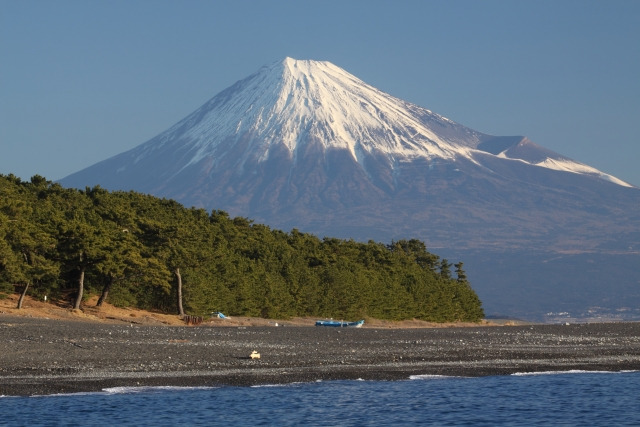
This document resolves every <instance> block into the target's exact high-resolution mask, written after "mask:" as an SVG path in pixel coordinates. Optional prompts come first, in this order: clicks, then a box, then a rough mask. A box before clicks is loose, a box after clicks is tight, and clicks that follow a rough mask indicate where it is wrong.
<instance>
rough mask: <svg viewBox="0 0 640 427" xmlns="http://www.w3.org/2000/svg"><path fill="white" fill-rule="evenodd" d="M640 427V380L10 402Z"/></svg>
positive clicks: (633, 376) (444, 383) (192, 420)
mask: <svg viewBox="0 0 640 427" xmlns="http://www.w3.org/2000/svg"><path fill="white" fill-rule="evenodd" d="M390 424H393V425H401V426H403V425H424V426H495V425H503V426H536V425H541V426H560V425H564V426H640V372H618V373H605V372H601V373H594V372H582V371H569V372H563V373H538V374H520V375H512V376H494V377H480V378H459V377H434V376H416V377H412V378H411V379H409V380H406V381H394V382H384V381H330V382H316V383H297V384H288V385H274V386H260V387H204V388H176V387H140V388H135V387H131V388H114V389H107V390H104V391H102V392H97V393H78V394H67V395H51V396H34V397H2V398H0V425H9V426H79V425H92V426H94V425H95V426H98V425H100V426H105V425H109V426H112V425H131V426H134V425H135V426H148V425H153V426H173V425H184V426H190V425H209V426H217V425H233V426H244V425H251V426H260V425H264V426H300V425H310V426H374V425H375V426H378V425H390Z"/></svg>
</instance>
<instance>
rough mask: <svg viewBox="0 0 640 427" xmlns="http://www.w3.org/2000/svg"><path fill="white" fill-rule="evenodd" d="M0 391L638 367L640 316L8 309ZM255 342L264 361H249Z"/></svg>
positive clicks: (0, 318)
mask: <svg viewBox="0 0 640 427" xmlns="http://www.w3.org/2000/svg"><path fill="white" fill-rule="evenodd" d="M0 345H1V346H2V348H3V349H5V350H3V351H2V352H1V353H0V395H5V396H31V395H46V394H60V393H74V392H91V391H101V390H103V389H105V388H111V387H130V386H133V387H135V386H181V387H184V386H252V385H267V384H287V383H295V382H314V381H318V380H321V381H329V380H355V379H362V380H385V381H386V380H408V379H409V377H410V376H412V375H443V376H459V377H477V376H487V375H509V374H513V373H524V372H546V371H570V370H584V371H611V372H618V371H634V370H640V323H636V322H629V323H626V322H625V323H589V324H575V325H522V326H475V327H469V326H465V327H448V328H407V329H385V328H372V327H368V328H322V327H315V326H284V327H283V326H278V327H275V326H211V325H210V324H207V325H202V326H195V327H194V326H171V327H167V326H145V325H135V324H128V325H125V324H109V323H95V322H79V321H73V320H54V319H46V318H35V317H20V316H13V315H6V314H2V315H0ZM253 350H256V351H258V352H259V353H260V354H261V358H260V359H254V360H252V359H250V357H249V355H250V353H251V352H252V351H253Z"/></svg>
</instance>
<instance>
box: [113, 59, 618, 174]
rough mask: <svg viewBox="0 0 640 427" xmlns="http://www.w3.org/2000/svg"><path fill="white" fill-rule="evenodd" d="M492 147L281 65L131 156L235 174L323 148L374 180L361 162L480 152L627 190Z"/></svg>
mask: <svg viewBox="0 0 640 427" xmlns="http://www.w3.org/2000/svg"><path fill="white" fill-rule="evenodd" d="M494 138H495V137H492V136H489V135H485V134H482V133H480V132H476V131H474V130H472V129H469V128H466V127H464V126H462V125H459V124H457V123H455V122H453V121H451V120H449V119H447V118H445V117H442V116H440V115H438V114H435V113H433V112H431V111H429V110H427V109H425V108H422V107H420V106H417V105H415V104H411V103H409V102H406V101H403V100H401V99H398V98H395V97H393V96H391V95H388V94H386V93H384V92H381V91H380V90H378V89H376V88H374V87H372V86H370V85H368V84H366V83H364V82H363V81H361V80H360V79H358V78H357V77H355V76H353V75H351V74H350V73H348V72H346V71H345V70H343V69H341V68H339V67H337V66H335V65H333V64H331V63H329V62H323V61H312V60H295V59H292V58H285V59H284V60H282V61H278V62H276V63H273V64H271V65H269V66H265V67H262V68H261V69H260V70H258V72H256V73H255V74H253V75H251V76H249V77H247V78H245V79H243V80H241V81H238V82H237V83H235V84H234V85H233V86H231V87H229V88H227V89H226V90H224V91H222V92H220V93H219V94H218V95H216V96H215V97H214V98H212V99H211V100H210V101H208V102H207V103H206V104H205V105H203V106H202V107H200V108H199V109H198V110H196V111H195V112H194V113H192V114H191V115H189V116H188V117H186V118H185V119H183V120H182V121H180V122H179V123H177V124H176V125H175V126H173V127H171V128H170V129H168V130H167V131H165V132H163V133H161V134H160V135H158V136H157V137H155V138H153V139H152V140H150V141H148V142H147V143H145V144H143V145H141V146H139V147H137V148H135V149H134V150H132V152H131V154H132V155H133V157H134V158H135V162H134V164H135V163H137V162H138V161H139V160H141V159H143V158H148V157H149V156H152V153H153V152H156V151H160V150H178V149H179V150H180V151H181V152H182V153H183V154H182V158H181V162H182V166H181V168H180V171H182V170H185V169H187V168H188V167H190V166H192V165H195V164H198V163H199V162H200V161H202V160H203V159H210V161H211V163H212V166H211V167H212V168H215V167H216V165H219V164H220V161H221V159H222V158H224V157H225V156H226V155H227V153H228V152H230V151H233V152H234V153H237V151H238V150H240V151H241V153H240V156H239V160H238V161H237V162H235V164H236V166H237V167H239V168H242V167H243V166H244V164H245V163H246V162H247V160H248V159H251V160H252V162H251V163H254V162H261V161H264V160H266V159H268V158H269V156H270V155H271V154H272V152H273V150H274V149H276V150H277V152H278V153H280V148H281V146H284V147H286V149H287V150H288V152H289V155H290V156H291V158H292V159H294V163H295V161H296V159H297V157H298V152H299V151H300V150H301V149H304V148H305V145H306V144H309V143H310V142H318V141H319V142H320V143H321V145H322V146H323V149H324V150H327V149H346V150H348V151H349V152H350V153H351V156H352V157H353V159H354V160H355V161H356V162H357V163H358V164H359V165H360V167H361V168H363V169H365V171H366V173H367V174H369V173H370V171H368V170H366V169H367V164H366V162H365V158H366V157H367V156H370V155H375V156H378V157H380V156H381V157H383V158H386V162H387V163H388V165H389V167H391V168H394V167H395V166H394V165H397V164H398V163H399V162H407V161H412V160H415V159H420V158H422V159H426V160H428V161H433V159H444V160H447V161H455V160H456V159H459V158H466V159H469V160H471V161H472V162H474V163H478V162H481V160H480V157H478V156H474V152H477V151H482V152H485V153H486V152H489V153H492V154H494V155H497V156H499V157H502V158H505V159H517V160H521V161H525V162H527V163H529V164H531V165H536V166H540V167H544V168H549V169H555V170H562V171H567V172H573V173H579V174H589V175H592V176H596V177H600V178H603V179H606V180H608V181H610V182H614V183H616V184H619V185H624V186H630V185H629V184H627V183H625V182H623V181H621V180H618V179H617V178H615V177H612V176H609V175H607V174H604V173H602V172H600V171H598V170H596V169H594V168H590V167H588V166H586V165H582V164H580V163H578V162H574V161H572V160H570V159H567V158H564V157H562V156H559V155H557V154H556V153H553V152H548V153H549V154H548V155H542V156H541V154H544V153H546V152H545V151H544V150H543V149H541V147H538V146H535V144H533V145H531V144H532V143H531V144H529V143H530V141H528V140H526V139H523V138H522V137H515V138H516V139H515V140H514V139H511V140H509V139H506V140H505V139H504V138H502V139H501V143H504V142H505V141H507V142H510V143H511V144H512V145H509V146H507V147H504V149H503V150H501V151H499V152H494V151H495V150H494V151H491V150H486V149H483V143H486V142H487V141H490V140H492V139H494ZM166 144H170V145H171V147H172V148H169V147H166V146H165V145H166ZM527 144H528V146H527V147H526V148H527V149H528V151H530V152H535V154H536V155H537V156H538V158H537V159H536V161H531V160H530V159H527V157H526V156H523V155H522V153H521V152H522V151H523V150H522V147H523V145H527ZM234 148H235V149H234ZM494 148H495V147H494ZM126 168H127V166H123V167H121V168H120V169H119V172H123V171H125V170H126ZM176 173H179V171H177V172H176Z"/></svg>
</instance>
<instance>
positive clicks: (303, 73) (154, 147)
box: [60, 58, 640, 321]
mask: <svg viewBox="0 0 640 427" xmlns="http://www.w3.org/2000/svg"><path fill="white" fill-rule="evenodd" d="M60 182H61V184H62V185H65V186H70V187H78V188H84V187H86V186H94V185H100V186H102V187H103V188H107V189H110V190H130V189H131V190H135V191H139V192H144V193H150V194H154V195H157V196H161V197H167V198H172V199H175V200H177V201H179V202H181V203H183V204H185V205H187V206H196V207H202V208H206V209H220V210H225V211H227V212H229V213H230V214H231V215H233V216H238V215H240V216H244V217H248V218H250V219H252V220H254V221H255V222H258V223H264V224H268V225H270V226H272V227H274V228H280V229H283V230H290V229H292V228H297V229H299V230H301V231H306V232H311V233H315V234H318V235H320V236H334V237H343V238H354V239H357V240H364V241H366V240H369V239H372V240H377V241H387V242H389V241H391V240H393V239H395V240H397V239H402V238H414V237H415V238H419V239H422V240H424V241H425V243H426V244H427V246H428V248H429V249H430V250H431V251H433V252H435V253H437V254H438V255H441V256H444V257H447V258H452V259H454V258H455V259H456V260H462V261H464V263H465V269H466V271H467V273H468V276H469V277H470V280H471V282H472V285H473V287H474V289H475V290H476V292H477V293H478V294H479V296H480V298H481V299H482V301H483V303H484V306H485V312H487V313H489V314H491V313H494V314H496V315H497V314H500V315H506V316H514V317H523V318H527V319H532V320H541V319H542V320H547V321H555V320H557V319H558V318H564V317H571V318H579V319H585V318H602V317H606V318H624V319H629V318H634V319H635V318H638V319H640V268H639V267H638V266H640V189H638V188H637V187H634V186H633V185H631V184H629V183H626V182H624V181H622V180H620V179H618V178H616V177H614V176H611V175H609V174H606V173H604V172H601V171H599V170H597V169H595V168H593V167H590V166H588V165H585V164H582V163H580V162H577V161H575V160H572V159H569V158H567V157H565V156H562V155H560V154H558V153H554V152H553V151H551V150H547V149H545V148H543V147H541V146H539V145H537V144H535V143H533V142H532V141H530V140H529V139H527V138H526V137H523V136H492V135H487V134H483V133H480V132H477V131H475V130H472V129H469V128H467V127H465V126H462V125H460V124H458V123H456V122H454V121H452V120H449V119H447V118H445V117H443V116H441V115H438V114H436V113H434V112H432V111H430V110H428V109H425V108H423V107H420V106H417V105H414V104H411V103H409V102H406V101H403V100H401V99H398V98H395V97H393V96H391V95H388V94H386V93H384V92H382V91H380V90H378V89H376V88H374V87H372V86H370V85H368V84H366V83H364V82H363V81H361V80H359V79H358V78H356V77H355V76H353V75H351V74H349V73H348V72H346V71H345V70H343V69H341V68H339V67H337V66H335V65H333V64H331V63H329V62H321V61H310V60H304V61H303V60H295V59H291V58H286V59H284V60H282V61H278V62H276V63H274V64H271V65H269V66H265V67H263V68H261V69H260V70H258V71H257V72H256V73H254V74H253V75H251V76H249V77H247V78H245V79H243V80H240V81H238V82H237V83H235V84H234V85H232V86H231V87H229V88H227V89H225V90H224V91H222V92H220V93H219V94H217V95H216V96H214V97H213V98H212V99H211V100H209V101H208V102H207V103H205V104H204V105H203V106H202V107H200V108H198V109H197V110H196V111H195V112H193V113H192V114H190V115H189V116H187V117H186V118H184V119H183V120H181V121H179V122H178V123H177V124H175V125H174V126H172V127H171V128H169V129H168V130H166V131H164V132H162V133H161V134H159V135H158V136H156V137H154V138H152V139H151V140H149V141H147V142H145V143H143V144H141V145H139V146H137V147H135V148H133V149H131V150H129V151H127V152H124V153H121V154H119V155H116V156H114V157H112V158H110V159H107V160H104V161H102V162H99V163H97V164H95V165H93V166H90V167H88V168H86V169H84V170H81V171H79V172H77V173H74V174H72V175H69V176H68V177H66V178H64V179H62V180H61V181H60Z"/></svg>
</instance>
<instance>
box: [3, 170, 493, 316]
mask: <svg viewBox="0 0 640 427" xmlns="http://www.w3.org/2000/svg"><path fill="white" fill-rule="evenodd" d="M452 267H453V268H455V270H454V272H452V271H451V268H452ZM454 273H455V274H454ZM0 292H5V293H7V292H19V293H20V294H21V295H22V297H21V298H20V301H22V299H23V298H24V295H26V294H27V293H30V294H33V295H34V296H41V295H50V296H51V297H54V298H58V299H66V300H68V301H69V304H70V306H71V307H74V308H76V309H81V307H82V304H85V303H86V301H87V299H88V297H89V296H91V295H96V296H98V297H99V298H98V305H99V304H102V303H103V302H104V301H109V302H110V303H112V304H114V305H118V306H131V307H137V308H143V309H155V310H161V311H164V312H169V313H170V312H174V313H178V314H180V315H183V314H185V313H188V314H197V315H206V314H208V313H209V312H211V311H215V310H220V311H223V312H225V313H227V314H229V315H247V316H261V317H266V318H287V317H291V316H318V317H334V318H349V319H354V318H362V317H373V318H380V319H395V320H400V319H410V318H419V319H424V320H429V321H438V322H444V321H478V320H480V319H481V318H482V317H483V311H482V306H481V303H480V300H479V299H478V297H477V295H476V293H475V292H474V291H473V289H472V288H471V286H470V284H469V281H468V278H467V275H466V273H465V272H464V270H463V264H462V262H459V263H456V264H454V265H451V264H450V263H449V261H447V260H446V259H440V258H439V257H438V256H437V255H434V254H432V253H430V252H428V251H427V248H426V246H425V245H424V243H423V242H421V241H419V240H415V239H411V240H399V241H394V242H391V243H390V244H388V245H385V244H381V243H377V242H373V241H369V242H367V243H361V242H356V241H353V240H342V239H336V238H323V239H320V238H318V237H316V236H314V235H311V234H307V233H302V232H300V231H298V230H296V229H294V230H292V231H291V232H284V231H280V230H272V229H271V228H270V227H268V226H265V225H261V224H254V223H253V222H252V221H251V220H249V219H247V218H242V217H237V218H230V217H229V215H228V214H227V213H226V212H223V211H213V212H211V213H208V212H206V211H204V210H202V209H195V208H185V207H184V206H182V205H180V204H179V203H177V202H175V201H172V200H166V199H160V198H156V197H152V196H148V195H143V194H139V193H136V192H120V191H116V192H109V191H106V190H104V189H101V188H100V187H94V188H86V189H85V190H82V191H80V190H75V189H65V188H62V187H61V186H59V185H58V184H55V183H52V182H50V181H47V180H46V179H44V178H42V177H39V176H34V177H33V178H32V179H31V180H30V181H29V182H24V181H21V180H20V179H19V178H17V177H15V176H12V175H8V176H3V175H0Z"/></svg>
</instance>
